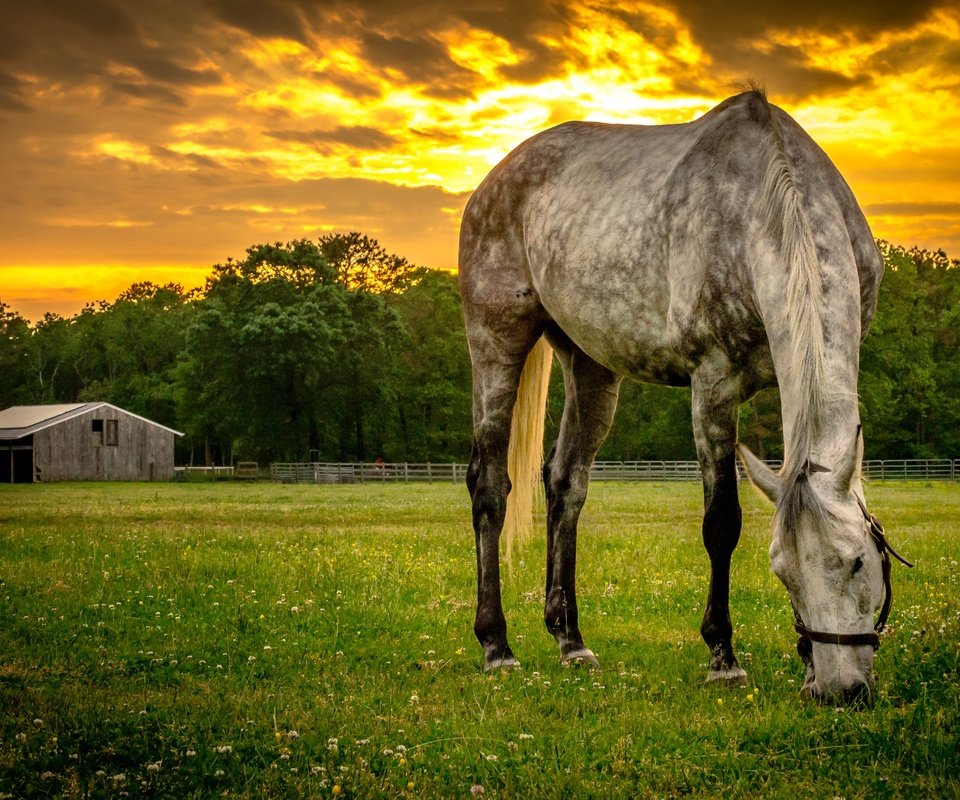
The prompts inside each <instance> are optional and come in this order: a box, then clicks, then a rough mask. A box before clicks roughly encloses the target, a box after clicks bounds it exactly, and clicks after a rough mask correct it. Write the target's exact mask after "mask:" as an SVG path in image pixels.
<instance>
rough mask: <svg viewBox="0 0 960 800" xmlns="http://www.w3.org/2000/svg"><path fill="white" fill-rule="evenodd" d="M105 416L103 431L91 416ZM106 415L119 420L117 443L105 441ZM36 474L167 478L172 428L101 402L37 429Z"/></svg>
mask: <svg viewBox="0 0 960 800" xmlns="http://www.w3.org/2000/svg"><path fill="white" fill-rule="evenodd" d="M96 419H100V420H103V431H102V433H94V432H93V421H94V420H96ZM107 420H116V421H117V444H116V445H108V444H107V428H108V423H107ZM33 459H34V461H33V463H34V469H35V470H36V474H37V480H40V481H43V482H48V481H76V480H82V481H152V480H158V481H168V480H170V479H171V478H172V477H173V433H172V432H170V431H168V430H164V429H163V428H160V427H157V426H156V425H151V424H150V423H149V422H146V421H144V420H141V419H138V418H137V417H134V416H132V415H130V414H127V413H126V412H124V411H121V410H119V409H115V408H97V409H94V410H92V411H88V412H86V413H84V414H81V415H79V416H77V417H74V418H73V419H68V420H65V421H64V422H62V423H60V424H59V425H53V426H51V427H49V428H46V429H45V430H42V431H38V432H37V433H36V434H34V437H33Z"/></svg>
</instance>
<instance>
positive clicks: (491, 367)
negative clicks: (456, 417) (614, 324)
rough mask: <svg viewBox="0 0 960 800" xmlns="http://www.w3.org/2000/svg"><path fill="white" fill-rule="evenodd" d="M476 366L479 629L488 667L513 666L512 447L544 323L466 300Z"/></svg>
mask: <svg viewBox="0 0 960 800" xmlns="http://www.w3.org/2000/svg"><path fill="white" fill-rule="evenodd" d="M465 311H466V317H467V337H468V340H469V342H470V357H471V361H472V364H473V448H472V452H471V455H470V465H469V467H468V469H467V488H468V489H469V490H470V497H471V499H472V500H473V529H474V534H475V536H476V545H477V615H476V618H475V620H474V626H473V629H474V633H475V634H476V636H477V639H478V640H479V642H480V644H481V645H483V651H484V670H491V669H495V668H497V667H514V666H517V661H516V659H515V658H514V656H513V652H512V651H511V650H510V645H509V644H508V643H507V622H506V619H505V617H504V615H503V605H502V602H501V597H500V548H499V542H500V533H501V531H502V529H503V522H504V516H505V512H506V504H507V494H508V493H509V491H510V480H509V478H508V476H507V449H508V446H509V443H510V424H511V418H512V415H513V405H514V401H515V400H516V396H517V387H518V385H519V383H520V376H521V374H522V373H523V365H524V361H525V359H526V356H527V353H528V352H529V351H530V349H531V348H532V347H533V345H534V344H535V343H536V342H537V340H538V339H539V338H540V332H541V329H542V325H543V322H542V320H540V319H539V317H538V316H537V315H534V314H522V313H519V312H520V311H521V309H516V308H511V307H510V306H509V305H505V306H504V308H503V310H502V312H501V314H500V315H499V316H498V318H497V320H496V322H495V323H494V322H490V321H488V320H487V319H486V318H485V315H484V314H482V313H480V312H479V311H478V312H477V313H474V311H473V309H472V307H471V306H470V305H469V304H465Z"/></svg>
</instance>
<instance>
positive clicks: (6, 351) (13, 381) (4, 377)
mask: <svg viewBox="0 0 960 800" xmlns="http://www.w3.org/2000/svg"><path fill="white" fill-rule="evenodd" d="M30 335H31V333H30V323H29V322H27V320H25V319H24V318H23V317H22V316H20V315H19V314H18V313H16V312H15V311H13V310H11V308H10V306H8V305H7V304H6V303H4V302H3V301H0V408H6V407H7V406H10V405H14V404H16V403H19V402H21V400H22V399H24V397H23V394H24V391H25V389H26V386H27V384H28V383H29V380H30V378H29V351H30Z"/></svg>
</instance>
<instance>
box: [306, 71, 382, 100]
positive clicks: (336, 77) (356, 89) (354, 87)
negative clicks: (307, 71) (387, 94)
mask: <svg viewBox="0 0 960 800" xmlns="http://www.w3.org/2000/svg"><path fill="white" fill-rule="evenodd" d="M314 77H315V78H316V79H317V80H320V81H326V82H327V83H330V84H332V85H333V86H336V87H337V88H338V89H341V90H342V91H343V92H344V94H347V95H349V96H350V97H354V98H357V99H364V98H366V99H373V98H376V97H380V95H381V91H380V89H379V88H378V87H377V86H373V85H372V84H370V83H368V82H367V81H364V80H362V79H361V78H357V77H355V76H353V75H347V74H345V73H343V72H338V71H336V70H325V71H323V72H317V73H315V76H314Z"/></svg>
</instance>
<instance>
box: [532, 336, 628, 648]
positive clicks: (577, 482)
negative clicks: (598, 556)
mask: <svg viewBox="0 0 960 800" xmlns="http://www.w3.org/2000/svg"><path fill="white" fill-rule="evenodd" d="M557 338H560V337H555V339H557ZM552 343H553V344H554V347H555V348H556V349H557V356H558V358H559V359H560V363H561V364H562V365H563V380H564V390H565V394H566V397H565V400H564V406H563V418H562V421H561V423H560V434H559V437H558V438H557V443H556V444H555V445H554V448H553V451H552V452H551V454H550V456H549V457H548V458H547V463H546V464H545V465H544V468H543V480H544V485H545V488H546V494H547V586H546V598H545V603H544V621H545V622H546V625H547V629H548V630H549V631H550V632H551V633H552V634H553V635H554V637H555V638H556V640H557V644H559V645H560V657H561V658H562V659H563V661H565V662H569V661H582V662H587V663H591V664H596V663H597V660H596V658H595V657H594V655H593V653H592V652H591V651H590V650H589V649H587V647H586V646H585V645H584V643H583V637H582V636H581V634H580V627H579V624H578V616H577V596H576V586H575V584H576V570H577V520H578V519H579V517H580V511H581V509H582V508H583V503H584V501H585V500H586V497H587V485H588V483H589V480H590V467H591V465H592V464H593V458H594V456H595V455H596V454H597V450H598V449H599V448H600V445H601V444H603V440H604V439H605V438H606V436H607V433H608V431H609V430H610V424H611V423H612V421H613V415H614V412H615V411H616V408H617V395H618V393H619V389H620V378H619V377H617V376H616V375H614V374H613V373H612V372H610V371H609V370H608V369H606V368H605V367H602V366H600V365H599V364H598V363H597V362H595V361H593V360H592V359H591V358H589V356H587V355H586V354H585V353H584V352H583V351H582V350H580V349H579V348H578V347H576V345H574V344H572V343H571V342H569V340H566V339H565V337H563V339H562V340H561V341H556V340H552Z"/></svg>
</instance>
